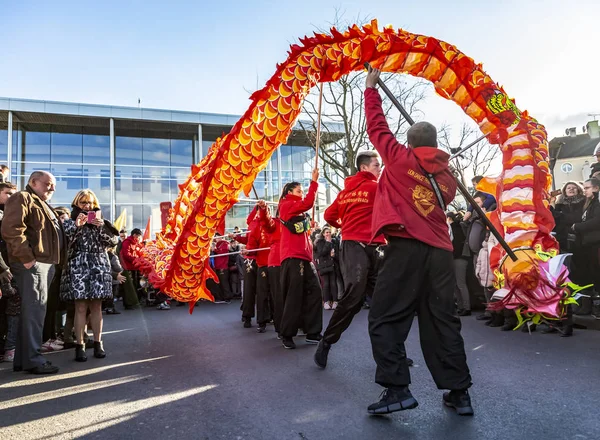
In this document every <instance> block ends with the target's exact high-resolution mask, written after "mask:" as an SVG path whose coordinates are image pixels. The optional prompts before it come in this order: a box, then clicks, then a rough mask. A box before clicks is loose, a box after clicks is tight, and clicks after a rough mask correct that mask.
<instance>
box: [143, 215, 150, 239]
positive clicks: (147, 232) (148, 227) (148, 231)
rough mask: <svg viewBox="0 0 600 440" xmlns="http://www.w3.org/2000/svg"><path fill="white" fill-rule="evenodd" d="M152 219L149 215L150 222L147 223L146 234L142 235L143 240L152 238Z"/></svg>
mask: <svg viewBox="0 0 600 440" xmlns="http://www.w3.org/2000/svg"><path fill="white" fill-rule="evenodd" d="M151 220H152V216H150V217H148V223H146V229H145V230H144V236H143V237H142V241H146V240H150V222H151Z"/></svg>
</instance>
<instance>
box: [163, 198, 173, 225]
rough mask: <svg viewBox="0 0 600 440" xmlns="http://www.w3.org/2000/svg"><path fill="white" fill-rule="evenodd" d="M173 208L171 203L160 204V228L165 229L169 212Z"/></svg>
mask: <svg viewBox="0 0 600 440" xmlns="http://www.w3.org/2000/svg"><path fill="white" fill-rule="evenodd" d="M172 207H173V204H172V203H171V202H161V204H160V223H161V228H162V229H165V226H166V224H167V221H168V220H169V211H170V210H171V208H172Z"/></svg>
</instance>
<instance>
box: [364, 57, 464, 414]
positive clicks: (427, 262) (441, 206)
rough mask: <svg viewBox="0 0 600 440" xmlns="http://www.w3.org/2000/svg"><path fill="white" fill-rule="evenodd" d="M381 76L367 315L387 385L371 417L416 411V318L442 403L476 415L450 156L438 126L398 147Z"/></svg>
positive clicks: (370, 122) (375, 76)
mask: <svg viewBox="0 0 600 440" xmlns="http://www.w3.org/2000/svg"><path fill="white" fill-rule="evenodd" d="M380 73H381V72H380V71H379V70H377V69H369V73H368V74H367V79H366V90H365V112H366V118H367V133H368V135H369V139H370V140H371V143H372V144H373V145H374V146H375V149H376V150H377V151H378V153H379V154H380V155H381V158H382V160H383V163H384V164H385V169H384V170H383V173H382V176H381V179H380V181H379V186H378V190H377V196H376V197H375V203H374V206H373V236H377V235H379V234H381V233H383V234H384V235H385V237H386V239H387V241H388V246H387V249H386V251H385V256H384V258H383V262H382V265H381V270H380V272H379V275H378V277H377V284H376V286H375V292H374V293H373V301H372V303H371V309H370V312H369V335H370V337H371V345H372V349H373V357H374V359H375V362H376V363H377V371H376V374H375V382H377V383H378V384H379V385H381V386H383V387H384V388H386V389H385V391H384V392H383V393H382V396H381V399H380V400H379V402H376V403H374V404H372V405H370V406H369V407H368V411H369V413H371V414H388V413H391V412H394V411H401V410H405V409H412V408H416V407H417V406H418V403H417V400H416V399H415V398H414V397H413V396H412V394H411V392H410V390H409V388H408V386H409V384H410V373H409V369H408V363H407V359H406V354H405V351H404V342H405V341H406V338H407V336H408V333H409V331H410V327H411V325H412V321H413V318H414V315H415V312H416V313H417V315H418V317H419V320H418V321H419V335H420V340H421V349H422V351H423V356H424V358H425V362H426V363H427V367H428V368H429V371H430V372H431V375H432V376H433V379H434V381H435V383H436V385H437V386H438V388H439V389H445V390H450V392H449V393H445V394H444V396H443V401H444V403H445V404H446V405H447V406H450V407H452V408H454V409H455V410H456V412H457V413H458V414H460V415H472V414H473V408H472V406H471V398H470V396H469V393H468V391H467V390H468V388H469V387H470V386H471V376H470V374H469V368H468V366H467V358H466V355H465V349H464V341H463V338H462V336H461V334H460V328H461V326H460V320H459V318H458V317H457V316H455V315H454V286H455V284H456V279H455V274H454V266H453V257H452V242H451V241H450V236H449V234H448V226H447V224H446V215H445V207H446V205H447V204H448V203H450V202H451V201H452V200H453V199H454V196H455V193H456V188H457V184H456V181H455V179H454V177H453V175H452V173H451V172H450V170H449V168H448V159H449V155H448V154H447V153H445V152H443V151H441V150H439V149H438V148H437V146H438V144H437V131H436V128H435V127H434V126H433V125H431V124H430V123H428V122H418V123H416V124H414V125H413V126H412V127H411V128H410V129H409V130H408V133H407V144H408V145H407V146H404V145H401V144H400V143H399V142H398V141H397V140H396V138H395V136H394V134H393V133H392V132H391V130H390V129H389V126H388V124H387V121H386V119H385V114H384V112H383V109H382V104H381V97H380V96H379V93H378V91H377V89H376V85H377V82H378V80H379V76H380Z"/></svg>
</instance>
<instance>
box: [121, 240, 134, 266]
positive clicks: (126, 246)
mask: <svg viewBox="0 0 600 440" xmlns="http://www.w3.org/2000/svg"><path fill="white" fill-rule="evenodd" d="M121 258H123V259H124V260H125V262H127V263H128V264H130V265H131V264H133V255H131V241H128V240H125V241H124V242H123V247H122V248H121Z"/></svg>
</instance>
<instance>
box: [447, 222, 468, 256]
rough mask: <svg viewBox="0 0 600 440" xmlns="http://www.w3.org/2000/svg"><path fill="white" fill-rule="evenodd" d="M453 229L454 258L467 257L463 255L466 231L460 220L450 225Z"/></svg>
mask: <svg viewBox="0 0 600 440" xmlns="http://www.w3.org/2000/svg"><path fill="white" fill-rule="evenodd" d="M450 230H451V231H452V255H453V256H454V259H457V258H466V257H465V256H464V255H463V248H464V247H465V241H466V237H465V231H464V229H463V227H462V226H461V225H460V223H459V222H453V223H452V224H451V225H450Z"/></svg>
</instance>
